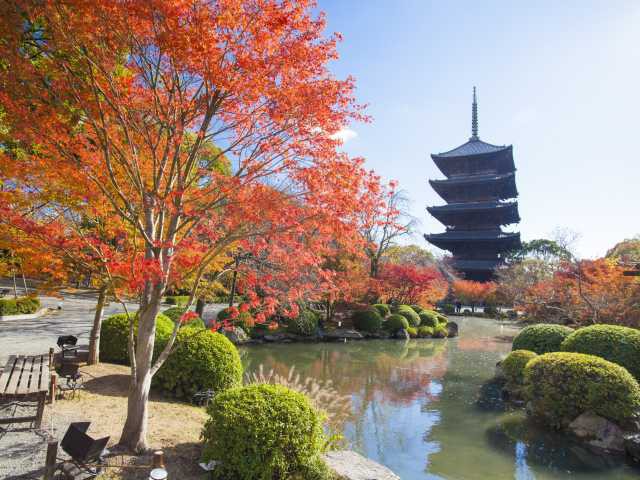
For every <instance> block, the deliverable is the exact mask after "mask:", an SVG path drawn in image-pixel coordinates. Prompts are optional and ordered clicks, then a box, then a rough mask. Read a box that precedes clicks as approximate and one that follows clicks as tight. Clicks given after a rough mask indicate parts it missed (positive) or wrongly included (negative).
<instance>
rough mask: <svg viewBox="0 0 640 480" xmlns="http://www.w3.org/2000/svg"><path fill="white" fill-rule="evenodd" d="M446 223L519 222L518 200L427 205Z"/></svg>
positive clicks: (429, 210) (490, 223) (502, 223)
mask: <svg viewBox="0 0 640 480" xmlns="http://www.w3.org/2000/svg"><path fill="white" fill-rule="evenodd" d="M427 211H428V212H429V213H430V214H431V215H433V216H434V217H436V218H437V219H438V220H439V221H440V222H441V223H443V224H444V225H447V226H449V225H451V226H454V225H478V224H479V223H482V224H485V225H487V224H488V225H509V224H512V223H518V222H519V221H520V215H519V214H518V202H497V201H495V202H467V203H450V204H448V205H441V206H437V207H427Z"/></svg>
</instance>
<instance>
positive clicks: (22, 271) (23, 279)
mask: <svg viewBox="0 0 640 480" xmlns="http://www.w3.org/2000/svg"><path fill="white" fill-rule="evenodd" d="M20 274H21V275H22V284H23V285H24V294H25V295H29V289H28V288H27V279H26V278H24V270H23V269H22V267H20Z"/></svg>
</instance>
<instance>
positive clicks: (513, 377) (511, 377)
mask: <svg viewBox="0 0 640 480" xmlns="http://www.w3.org/2000/svg"><path fill="white" fill-rule="evenodd" d="M537 356H538V354H537V353H535V352H532V351H530V350H514V351H513V352H511V353H510V354H509V355H507V358H505V359H504V360H503V361H502V363H501V364H500V366H501V368H502V371H503V372H504V376H505V378H506V379H507V382H508V383H510V384H512V385H522V383H523V382H524V367H525V366H526V365H527V363H529V360H531V359H532V358H535V357H537Z"/></svg>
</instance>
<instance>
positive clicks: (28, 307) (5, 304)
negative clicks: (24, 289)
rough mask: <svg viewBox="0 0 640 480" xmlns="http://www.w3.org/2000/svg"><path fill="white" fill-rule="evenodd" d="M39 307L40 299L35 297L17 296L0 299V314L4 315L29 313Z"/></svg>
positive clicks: (34, 311)
mask: <svg viewBox="0 0 640 480" xmlns="http://www.w3.org/2000/svg"><path fill="white" fill-rule="evenodd" d="M39 309H40V300H39V299H38V298H37V297H32V296H28V297H18V298H6V299H5V298H3V299H0V316H5V315H30V314H32V313H36V312H37V311H38V310H39Z"/></svg>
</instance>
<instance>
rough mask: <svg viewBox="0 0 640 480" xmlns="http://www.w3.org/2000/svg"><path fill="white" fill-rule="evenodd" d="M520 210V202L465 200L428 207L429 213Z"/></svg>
mask: <svg viewBox="0 0 640 480" xmlns="http://www.w3.org/2000/svg"><path fill="white" fill-rule="evenodd" d="M513 209H515V211H516V212H517V211H518V202H464V203H449V204H447V205H440V206H437V207H427V210H429V213H431V214H433V213H438V212H442V213H444V212H465V213H466V212H486V211H491V210H513Z"/></svg>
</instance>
